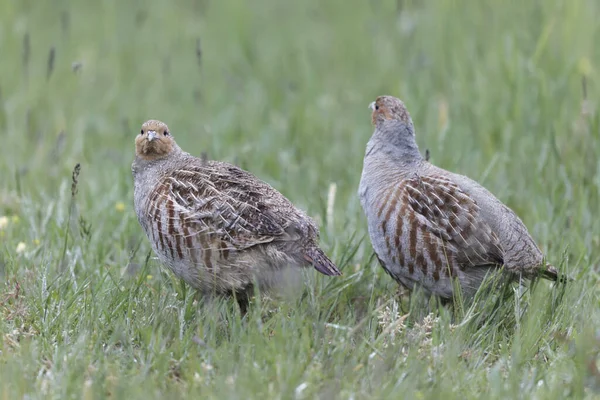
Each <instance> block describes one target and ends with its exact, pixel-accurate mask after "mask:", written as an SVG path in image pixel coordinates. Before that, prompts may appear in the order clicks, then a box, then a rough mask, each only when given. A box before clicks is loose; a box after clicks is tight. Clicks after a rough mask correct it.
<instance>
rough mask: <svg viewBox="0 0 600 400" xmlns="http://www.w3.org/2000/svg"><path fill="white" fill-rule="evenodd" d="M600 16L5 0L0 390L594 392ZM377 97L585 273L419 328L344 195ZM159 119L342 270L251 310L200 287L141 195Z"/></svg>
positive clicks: (119, 394) (467, 7)
mask: <svg viewBox="0 0 600 400" xmlns="http://www.w3.org/2000/svg"><path fill="white" fill-rule="evenodd" d="M598 21H600V3H598V2H597V1H595V0H572V1H557V0H549V1H543V2H542V1H529V2H527V1H521V2H512V1H508V2H500V1H470V2H468V1H466V0H441V1H436V2H433V1H430V2H425V1H402V0H397V1H396V0H371V1H360V0H332V1H317V0H305V1H296V2H291V1H287V2H280V1H275V0H256V1H242V0H232V1H209V0H204V1H202V0H199V1H173V2H159V1H154V2H152V3H151V2H142V1H135V2H120V1H116V0H106V1H101V2H91V1H88V2H85V1H80V2H75V1H72V2H69V1H65V0H63V1H55V2H34V1H31V0H21V1H18V0H2V1H1V2H0V49H1V50H2V51H1V57H0V399H17V398H28V399H35V398H56V399H67V398H73V399H93V398H103V397H112V398H127V399H147V398H163V397H166V396H170V397H169V398H182V397H187V396H190V397H191V396H194V397H196V398H197V397H198V396H202V398H228V399H235V398H243V399H248V398H259V399H292V398H322V399H330V398H340V399H362V398H415V399H424V398H442V396H443V398H444V399H453V398H457V399H466V398H481V397H485V398H490V399H494V398H498V399H506V398H537V399H552V398H556V399H559V398H560V399H562V398H566V397H570V398H598V397H600V372H599V367H598V365H597V362H598V361H600V355H599V354H600V308H599V300H600V299H599V296H598V295H599V293H598V284H599V276H598V271H599V269H600V265H599V263H600V250H599V249H600V218H599V210H600V161H599V160H600V114H599V113H598V109H597V107H598V100H599V96H598V93H599V91H598V87H599V86H598V83H599V79H600V75H599V70H598V68H600V47H599V46H598V43H599V42H600V23H599V22H598ZM380 94H391V95H395V96H398V97H400V98H402V99H403V100H404V101H405V103H406V105H407V106H408V108H409V110H410V111H411V113H412V117H413V120H414V122H415V126H416V129H417V139H418V142H419V144H420V146H421V149H422V151H425V149H429V150H430V152H431V161H432V162H434V163H436V164H437V165H439V166H442V167H444V168H447V169H450V170H453V171H456V172H460V173H464V174H467V175H469V176H471V177H473V178H475V179H477V180H478V181H480V182H481V183H483V184H484V185H486V186H487V187H488V188H489V189H490V190H491V191H492V192H494V193H495V194H496V195H497V196H498V197H499V198H500V199H501V200H503V201H504V202H506V203H507V204H508V205H509V206H510V207H512V208H513V209H514V210H515V211H516V212H517V213H518V214H519V215H521V217H522V219H523V220H524V222H525V223H526V225H527V226H528V227H529V229H530V231H531V233H532V235H533V236H534V237H535V238H536V240H537V241H538V242H539V244H540V246H541V247H542V248H543V250H544V251H545V252H546V253H547V255H548V258H549V260H550V261H551V262H553V263H555V264H556V265H560V268H561V269H562V270H563V271H565V272H567V273H569V274H570V275H571V276H572V277H574V278H576V280H575V281H574V282H571V283H570V284H569V285H568V286H567V287H554V286H552V285H550V284H549V283H547V282H539V284H537V285H534V286H533V287H532V288H523V289H521V290H517V288H504V289H505V290H506V291H507V293H505V294H506V296H505V297H504V298H503V300H499V299H498V298H496V297H493V296H492V297H490V296H481V298H480V299H479V300H478V301H476V302H475V305H474V307H473V308H470V309H460V308H456V309H454V310H452V309H441V310H437V309H436V310H435V312H434V313H433V314H431V315H429V316H427V317H426V318H422V317H419V318H416V317H415V315H417V314H418V312H421V311H422V308H419V307H412V310H413V311H414V312H413V313H412V315H411V317H408V318H407V317H406V315H405V314H406V313H407V311H408V306H407V304H406V302H405V301H402V302H400V304H398V301H399V297H398V294H397V290H398V288H397V285H396V284H395V283H394V282H393V281H392V280H391V279H390V278H389V277H388V276H387V275H386V274H385V273H384V272H383V270H382V269H381V268H380V267H379V266H378V265H377V264H376V262H374V261H373V260H372V259H371V255H372V249H371V246H370V244H369V240H368V237H367V231H366V222H365V219H364V216H363V214H362V210H361V209H360V205H359V201H358V198H357V195H356V190H357V187H358V182H359V179H360V173H361V168H362V157H363V154H364V149H365V145H366V143H367V141H368V139H369V137H370V135H371V132H372V127H371V126H370V111H369V110H368V109H367V105H368V104H369V103H370V102H371V101H373V100H374V98H375V97H376V96H377V95H380ZM150 118H157V119H161V120H164V121H165V122H167V123H168V124H169V127H170V129H171V131H172V132H173V134H174V136H175V137H176V138H177V140H178V142H179V144H180V145H181V146H182V147H183V148H184V149H186V150H187V151H189V152H191V153H193V154H196V155H200V153H201V152H206V153H207V154H208V156H209V157H210V158H215V159H220V160H226V161H230V162H234V163H236V164H238V165H240V166H242V167H243V168H246V169H248V170H250V171H252V172H253V173H255V174H256V175H258V176H259V177H261V178H262V179H264V180H266V181H268V182H269V183H271V184H272V185H273V186H275V187H276V188H277V189H279V190H280V191H281V192H283V193H284V194H285V195H286V196H287V197H289V198H290V199H291V200H292V201H293V202H294V203H296V204H297V205H298V206H300V207H302V208H303V209H305V210H307V211H308V213H309V214H310V215H311V216H313V217H314V218H315V219H316V220H317V221H318V222H319V224H320V226H321V231H322V245H323V248H324V249H325V250H326V251H327V252H328V253H329V254H330V255H331V256H332V258H333V260H335V262H337V263H338V265H339V266H340V267H341V268H342V271H343V272H344V275H343V276H342V277H341V278H338V279H332V278H327V277H323V276H316V273H314V271H307V272H306V274H304V276H303V278H302V279H303V282H302V286H301V287H302V288H303V289H302V290H301V292H300V293H299V294H297V295H289V296H280V297H277V296H275V295H271V296H270V297H267V296H263V297H258V298H257V299H256V300H255V301H254V303H253V304H252V306H251V311H250V313H249V314H248V315H247V317H246V318H244V319H243V320H242V319H240V316H239V313H238V311H237V308H236V306H235V304H234V302H233V301H229V300H218V301H214V302H210V303H209V304H204V303H203V302H202V300H201V299H200V300H199V299H198V298H197V297H196V296H195V293H194V292H193V291H192V290H190V289H189V288H188V287H186V286H185V285H183V284H182V283H181V282H179V281H178V280H176V279H175V278H174V277H173V276H172V275H171V274H170V273H168V272H166V271H164V270H163V269H162V268H161V266H160V265H159V264H158V262H157V261H156V260H154V259H153V258H152V256H151V253H150V246H149V243H148V241H147V240H146V238H145V237H144V236H143V233H142V231H141V228H140V227H139V225H138V223H137V219H136V217H135V213H134V211H133V206H132V202H133V185H132V178H131V172H130V164H131V161H132V159H133V155H134V148H133V141H134V138H135V135H136V134H137V132H138V130H139V126H140V125H141V123H142V122H143V121H145V120H146V119H150ZM77 163H80V165H81V171H80V173H79V175H78V177H77V181H78V183H77V185H76V187H74V186H73V185H72V171H73V169H74V166H75V165H76V164H77ZM75 192H76V193H75ZM73 194H74V195H73ZM328 204H329V206H328ZM328 210H329V211H328ZM482 294H483V293H482ZM425 314H426V313H425Z"/></svg>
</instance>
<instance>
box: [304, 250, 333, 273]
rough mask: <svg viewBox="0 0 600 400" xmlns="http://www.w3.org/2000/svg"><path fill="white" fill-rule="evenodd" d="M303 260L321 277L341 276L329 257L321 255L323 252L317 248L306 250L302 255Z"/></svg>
mask: <svg viewBox="0 0 600 400" xmlns="http://www.w3.org/2000/svg"><path fill="white" fill-rule="evenodd" d="M304 258H305V259H306V261H308V262H309V263H311V264H312V265H313V267H315V269H316V270H317V271H319V272H320V273H322V274H323V275H328V276H337V275H341V274H342V273H341V271H340V270H339V269H338V267H336V266H335V264H334V263H333V262H332V261H331V260H330V259H329V257H327V255H325V253H323V250H321V249H320V248H318V247H312V248H310V249H308V250H307V251H306V252H305V253H304Z"/></svg>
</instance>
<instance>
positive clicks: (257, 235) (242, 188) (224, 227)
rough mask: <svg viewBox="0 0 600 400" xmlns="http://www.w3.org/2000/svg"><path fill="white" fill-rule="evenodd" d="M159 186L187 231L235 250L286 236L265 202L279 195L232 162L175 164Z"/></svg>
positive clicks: (282, 224)
mask: <svg viewBox="0 0 600 400" xmlns="http://www.w3.org/2000/svg"><path fill="white" fill-rule="evenodd" d="M161 186H164V188H163V190H162V191H163V193H165V195H167V196H168V197H169V198H170V199H171V201H172V204H170V206H171V207H172V208H173V209H174V214H175V215H178V216H179V218H180V221H181V222H180V225H181V226H182V227H183V228H185V229H188V230H189V231H190V232H189V233H188V235H209V236H210V237H212V238H215V239H217V238H218V239H220V241H221V242H225V243H227V244H228V247H230V248H231V249H237V250H240V249H244V248H247V247H251V246H254V245H256V244H259V243H267V242H270V241H273V240H274V239H275V238H278V237H284V236H285V235H286V231H285V222H284V221H283V220H282V218H281V216H278V215H276V210H274V209H273V205H272V204H271V200H273V198H274V197H277V196H280V197H281V198H283V196H282V195H280V194H279V193H278V192H276V191H275V190H274V189H273V188H271V187H270V186H268V185H267V184H266V183H264V182H261V181H259V180H258V179H256V178H255V177H254V176H252V175H251V174H249V173H247V172H245V171H243V170H241V169H239V168H237V167H235V166H233V165H227V164H216V165H215V164H205V165H202V166H189V167H186V168H180V169H177V170H175V171H173V172H172V173H170V174H169V175H168V176H166V177H165V178H163V182H162V185H161ZM283 199H284V198H283ZM275 200H278V201H280V202H281V201H282V200H281V199H279V198H277V199H275ZM284 200H285V199H284ZM285 201H287V200H285ZM274 211H275V212H274Z"/></svg>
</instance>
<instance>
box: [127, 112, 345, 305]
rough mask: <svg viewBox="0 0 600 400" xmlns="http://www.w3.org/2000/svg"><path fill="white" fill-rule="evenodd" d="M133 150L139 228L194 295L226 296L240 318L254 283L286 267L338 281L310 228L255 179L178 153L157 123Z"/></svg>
mask: <svg viewBox="0 0 600 400" xmlns="http://www.w3.org/2000/svg"><path fill="white" fill-rule="evenodd" d="M135 148H136V158H135V161H134V162H133V165H132V172H133V178H134V205H135V210H136V214H137V217H138V220H139V222H140V225H141V226H142V229H143V230H144V232H145V233H146V235H147V236H148V239H149V240H150V244H151V246H152V249H153V250H154V252H155V253H156V255H157V256H158V258H159V259H160V260H161V261H162V263H163V264H165V265H166V266H167V267H168V268H169V269H170V270H171V271H173V272H174V273H175V275H177V276H178V277H180V278H182V279H183V280H185V281H186V282H187V283H188V284H190V285H191V286H193V287H194V288H196V289H198V290H200V291H201V292H203V293H205V294H207V295H212V294H217V295H218V294H225V295H227V294H232V295H234V296H236V298H237V299H238V302H239V304H240V307H241V308H242V310H243V311H244V310H245V308H246V306H247V303H248V298H249V296H250V295H251V294H252V292H253V289H252V288H253V285H254V283H258V284H259V285H260V286H261V287H262V288H269V287H272V286H274V285H277V284H278V277H280V276H281V274H282V272H283V271H284V270H286V269H288V268H292V269H294V268H298V267H307V266H313V267H314V268H315V269H316V270H317V271H319V272H321V273H323V274H325V275H340V274H341V273H340V271H339V270H338V269H337V267H336V266H335V264H333V262H331V260H329V258H328V257H327V256H326V255H325V253H324V252H323V251H322V250H321V249H320V248H319V246H318V238H319V232H318V229H317V227H316V225H315V223H314V221H313V220H312V219H311V218H309V217H308V216H307V215H306V214H305V213H304V212H303V211H301V210H300V209H298V208H296V207H295V206H294V205H293V204H292V203H291V202H290V201H289V200H288V199H286V198H285V197H284V196H283V195H282V194H281V193H279V192H278V191H277V190H275V189H273V188H272V187H271V186H270V185H268V184H267V183H265V182H263V181H261V180H259V179H258V178H256V177H255V176H254V175H252V174H250V173H249V172H246V171H244V170H242V169H240V168H238V167H236V166H234V165H231V164H228V163H224V162H219V161H209V160H204V159H200V158H196V157H194V156H192V155H190V154H188V153H186V152H184V151H183V150H181V148H180V147H179V146H178V145H177V144H176V143H175V140H174V139H173V136H172V135H171V132H170V130H169V128H168V127H167V125H166V124H165V123H163V122H160V121H157V120H150V121H147V122H145V123H144V124H143V125H142V128H141V130H140V132H139V134H138V135H137V137H136V139H135Z"/></svg>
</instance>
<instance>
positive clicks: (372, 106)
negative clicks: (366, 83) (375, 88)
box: [369, 101, 375, 111]
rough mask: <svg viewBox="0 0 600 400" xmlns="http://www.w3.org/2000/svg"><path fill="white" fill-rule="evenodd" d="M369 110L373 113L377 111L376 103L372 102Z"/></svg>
mask: <svg viewBox="0 0 600 400" xmlns="http://www.w3.org/2000/svg"><path fill="white" fill-rule="evenodd" d="M369 108H370V109H371V110H373V111H375V102H374V101H373V102H371V104H369Z"/></svg>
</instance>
